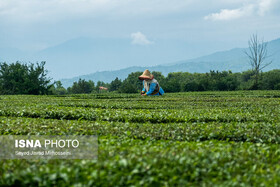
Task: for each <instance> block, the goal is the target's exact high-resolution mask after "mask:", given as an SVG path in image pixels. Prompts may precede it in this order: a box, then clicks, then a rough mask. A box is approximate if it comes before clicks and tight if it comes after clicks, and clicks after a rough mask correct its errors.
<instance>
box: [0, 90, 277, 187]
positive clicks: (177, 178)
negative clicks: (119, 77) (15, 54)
mask: <svg viewBox="0 0 280 187" xmlns="http://www.w3.org/2000/svg"><path fill="white" fill-rule="evenodd" d="M0 135H98V143H99V151H98V159H96V160H0V166H1V167H0V186H14V185H16V186H279V185H280V177H279V176H280V91H236V92H189V93H176V94H165V95H164V96H162V97H142V96H140V95H139V94H95V95H69V96H0Z"/></svg>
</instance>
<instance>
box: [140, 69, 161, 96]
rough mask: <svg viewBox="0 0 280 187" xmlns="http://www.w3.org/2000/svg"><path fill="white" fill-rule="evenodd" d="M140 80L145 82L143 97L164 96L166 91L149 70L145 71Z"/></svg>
mask: <svg viewBox="0 0 280 187" xmlns="http://www.w3.org/2000/svg"><path fill="white" fill-rule="evenodd" d="M139 79H140V80H143V89H142V91H141V95H143V96H147V95H163V94H164V91H163V89H162V88H161V87H160V86H159V83H158V81H157V80H156V79H154V76H153V75H152V74H151V73H150V71H149V70H147V69H146V70H145V71H144V72H143V74H142V75H140V76H139Z"/></svg>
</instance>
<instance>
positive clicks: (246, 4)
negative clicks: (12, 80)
mask: <svg viewBox="0 0 280 187" xmlns="http://www.w3.org/2000/svg"><path fill="white" fill-rule="evenodd" d="M279 10H280V1H279V0H207V1H205V0H0V28H1V29H0V41H1V44H0V45H1V46H8V47H16V48H20V49H22V50H31V51H33V50H40V49H44V48H47V47H49V46H53V45H56V44H59V43H61V42H64V41H67V40H69V39H73V38H77V37H81V36H87V37H94V38H100V37H105V38H131V41H132V43H134V44H140V45H150V44H152V43H153V42H154V41H156V40H161V39H170V40H175V39H179V40H183V41H187V42H193V43H201V44H203V45H209V47H210V48H211V47H214V48H215V46H216V45H218V46H221V47H222V46H224V47H226V48H230V47H238V46H245V45H247V40H248V37H249V36H250V35H251V34H253V33H256V32H258V33H259V34H260V35H262V36H264V38H265V39H266V40H271V39H275V38H278V37H280V32H279V31H280V21H279V20H280V11H279Z"/></svg>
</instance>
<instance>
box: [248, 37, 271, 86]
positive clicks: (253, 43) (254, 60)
mask: <svg viewBox="0 0 280 187" xmlns="http://www.w3.org/2000/svg"><path fill="white" fill-rule="evenodd" d="M248 44H249V50H248V51H245V54H246V55H247V57H248V58H249V62H250V65H251V67H252V71H253V72H254V76H255V77H254V80H255V81H254V85H253V87H252V89H258V88H259V77H260V72H261V71H262V70H263V69H264V68H265V67H267V66H268V65H270V64H271V63H272V61H269V62H267V58H268V57H269V56H268V52H267V42H264V41H263V40H260V39H259V38H258V35H257V34H253V35H252V36H251V38H250V40H249V41H248Z"/></svg>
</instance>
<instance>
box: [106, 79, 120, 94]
mask: <svg viewBox="0 0 280 187" xmlns="http://www.w3.org/2000/svg"><path fill="white" fill-rule="evenodd" d="M121 85H122V81H121V80H120V79H119V78H118V77H116V79H115V80H113V81H112V82H111V83H110V86H109V90H110V91H117V90H119V88H120V87H121Z"/></svg>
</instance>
